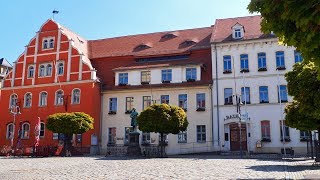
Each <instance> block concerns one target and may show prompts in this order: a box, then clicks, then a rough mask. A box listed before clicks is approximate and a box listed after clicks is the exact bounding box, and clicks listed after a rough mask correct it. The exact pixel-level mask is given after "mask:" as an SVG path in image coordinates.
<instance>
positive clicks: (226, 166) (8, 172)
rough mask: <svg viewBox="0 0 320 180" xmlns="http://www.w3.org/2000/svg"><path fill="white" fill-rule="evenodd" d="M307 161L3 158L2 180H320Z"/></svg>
mask: <svg viewBox="0 0 320 180" xmlns="http://www.w3.org/2000/svg"><path fill="white" fill-rule="evenodd" d="M312 163H313V161H312V160H305V159H289V160H281V159H274V160H272V159H263V158H259V159H239V158H237V157H225V156H217V155H184V156H175V157H169V158H162V159H161V158H126V157H102V156H101V157H50V158H26V157H23V158H18V157H0V179H1V180H6V179H14V180H18V179H19V180H20V179H46V180H48V179H303V178H307V179H312V178H314V179H317V178H318V179H320V166H318V167H315V166H312Z"/></svg>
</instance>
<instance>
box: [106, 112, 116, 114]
mask: <svg viewBox="0 0 320 180" xmlns="http://www.w3.org/2000/svg"><path fill="white" fill-rule="evenodd" d="M108 114H117V111H109V113H108Z"/></svg>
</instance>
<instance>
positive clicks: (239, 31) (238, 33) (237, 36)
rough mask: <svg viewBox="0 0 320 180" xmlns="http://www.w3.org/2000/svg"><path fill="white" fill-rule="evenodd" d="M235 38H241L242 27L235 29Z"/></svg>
mask: <svg viewBox="0 0 320 180" xmlns="http://www.w3.org/2000/svg"><path fill="white" fill-rule="evenodd" d="M234 38H235V39H240V38H242V34H241V29H235V30H234Z"/></svg>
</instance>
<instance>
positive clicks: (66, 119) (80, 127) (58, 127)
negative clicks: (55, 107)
mask: <svg viewBox="0 0 320 180" xmlns="http://www.w3.org/2000/svg"><path fill="white" fill-rule="evenodd" d="M93 122H94V119H93V118H92V117H91V116H90V115H88V114H86V113H83V112H72V113H56V114H52V115H50V116H48V119H47V124H46V127H47V129H48V130H50V131H52V132H55V133H62V134H64V148H63V152H64V154H65V153H66V150H69V148H70V147H71V142H70V141H71V139H72V135H73V134H83V133H85V132H87V131H89V130H90V129H93Z"/></svg>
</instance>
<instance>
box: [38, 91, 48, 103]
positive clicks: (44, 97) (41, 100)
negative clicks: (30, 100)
mask: <svg viewBox="0 0 320 180" xmlns="http://www.w3.org/2000/svg"><path fill="white" fill-rule="evenodd" d="M47 96H48V94H47V93H46V92H41V93H40V98H39V106H46V105H47Z"/></svg>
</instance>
